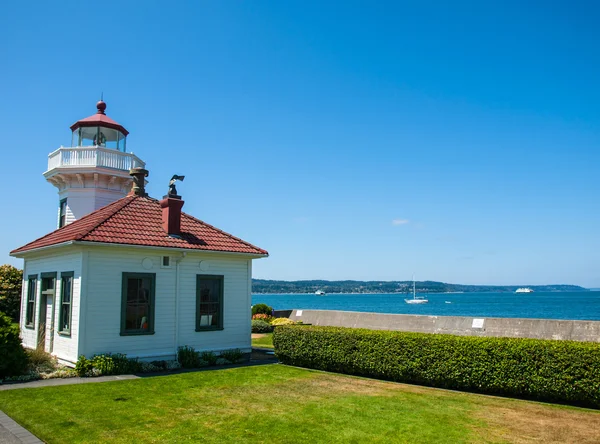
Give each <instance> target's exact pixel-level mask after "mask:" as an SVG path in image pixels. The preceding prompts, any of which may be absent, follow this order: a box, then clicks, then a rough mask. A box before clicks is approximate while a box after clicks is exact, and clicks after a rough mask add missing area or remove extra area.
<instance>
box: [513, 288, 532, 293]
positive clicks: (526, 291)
mask: <svg viewBox="0 0 600 444" xmlns="http://www.w3.org/2000/svg"><path fill="white" fill-rule="evenodd" d="M515 293H533V290H532V289H531V288H528V287H523V288H517V289H516V291H515Z"/></svg>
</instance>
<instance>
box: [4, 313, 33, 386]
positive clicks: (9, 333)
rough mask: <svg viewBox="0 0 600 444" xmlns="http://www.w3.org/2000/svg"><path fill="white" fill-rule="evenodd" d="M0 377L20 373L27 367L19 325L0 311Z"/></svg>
mask: <svg viewBox="0 0 600 444" xmlns="http://www.w3.org/2000/svg"><path fill="white" fill-rule="evenodd" d="M0 356H2V358H1V359H0V379H3V378H5V377H7V376H17V375H22V374H23V373H24V372H25V370H26V369H27V354H26V353H25V349H24V348H23V346H22V345H21V338H20V337H19V326H18V325H17V324H13V323H12V320H11V319H10V318H9V317H8V316H6V315H5V314H4V313H1V312H0Z"/></svg>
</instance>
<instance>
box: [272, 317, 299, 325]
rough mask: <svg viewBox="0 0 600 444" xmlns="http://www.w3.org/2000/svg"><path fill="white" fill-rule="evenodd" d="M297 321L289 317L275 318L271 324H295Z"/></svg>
mask: <svg viewBox="0 0 600 444" xmlns="http://www.w3.org/2000/svg"><path fill="white" fill-rule="evenodd" d="M294 324H295V322H294V321H292V320H291V319H288V318H275V319H273V320H272V321H271V325H273V326H275V325H294Z"/></svg>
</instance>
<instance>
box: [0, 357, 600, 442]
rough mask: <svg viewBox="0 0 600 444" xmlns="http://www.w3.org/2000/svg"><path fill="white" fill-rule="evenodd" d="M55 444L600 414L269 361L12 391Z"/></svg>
mask: <svg viewBox="0 0 600 444" xmlns="http://www.w3.org/2000/svg"><path fill="white" fill-rule="evenodd" d="M0 409H1V410H3V411H4V412H6V413H7V414H8V415H10V416H11V417H12V418H14V419H15V420H16V421H17V422H19V423H20V424H22V425H23V426H25V427H26V428H27V429H29V430H30V431H31V432H32V433H34V434H35V435H37V436H38V437H39V438H41V439H42V440H44V441H46V442H48V443H74V442H94V443H95V442H122V443H126V442H136V443H141V442H161V443H162V442H180V441H203V442H209V443H211V442H214V443H217V442H218V443H221V442H233V441H236V442H281V443H294V442H304V443H306V442H311V443H319V442H323V443H325V442H326V443H347V442H374V443H388V442H432V443H470V442H477V443H480V442H484V443H490V442H494V443H497V442H533V441H537V442H545V443H546V442H578V443H586V442H589V443H591V442H596V443H597V442H599V441H600V430H599V427H600V426H599V425H600V413H599V412H597V411H592V410H586V409H577V408H573V407H563V406H553V405H546V404H540V403H534V402H527V401H518V400H510V399H502V398H494V397H489V396H482V395H474V394H467V393H457V392H450V391H443V390H436V389H430V388H422V387H416V386H410V385H404V384H395V383H390V382H384V381H376V380H369V379H364V378H355V377H350V376H344V375H337V374H331V373H324V372H317V371H311V370H304V369H299V368H294V367H287V366H284V365H277V364H275V365H264V366H255V367H241V368H235V369H221V370H212V371H204V372H196V373H182V374H178V375H170V376H162V377H150V378H141V379H136V380H127V381H115V382H107V383H97V384H81V385H70V386H60V387H46V388H38V389H19V390H10V391H4V392H0Z"/></svg>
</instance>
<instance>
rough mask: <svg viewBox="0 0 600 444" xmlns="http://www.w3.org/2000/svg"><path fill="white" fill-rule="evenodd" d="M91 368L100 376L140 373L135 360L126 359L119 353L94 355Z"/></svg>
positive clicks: (138, 364)
mask: <svg viewBox="0 0 600 444" xmlns="http://www.w3.org/2000/svg"><path fill="white" fill-rule="evenodd" d="M91 363H92V367H93V368H94V369H95V370H97V372H98V373H99V374H101V375H104V376H108V375H125V374H129V373H138V372H140V371H142V366H141V364H140V363H139V362H138V360H137V359H132V358H128V357H127V355H124V354H121V353H115V354H112V353H105V354H102V355H95V356H93V357H92V359H91Z"/></svg>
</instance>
